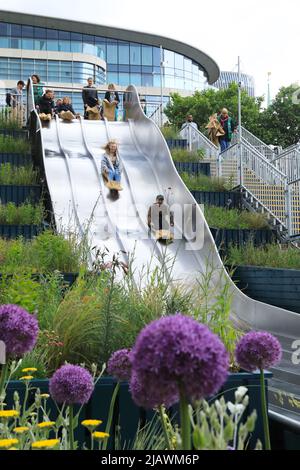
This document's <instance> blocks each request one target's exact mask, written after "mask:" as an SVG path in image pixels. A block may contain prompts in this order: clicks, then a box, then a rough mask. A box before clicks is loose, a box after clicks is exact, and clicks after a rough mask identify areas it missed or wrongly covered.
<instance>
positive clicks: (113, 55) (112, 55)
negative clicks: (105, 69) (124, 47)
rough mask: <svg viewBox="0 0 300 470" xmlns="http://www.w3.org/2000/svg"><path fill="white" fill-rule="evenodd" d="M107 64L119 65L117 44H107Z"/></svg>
mask: <svg viewBox="0 0 300 470" xmlns="http://www.w3.org/2000/svg"><path fill="white" fill-rule="evenodd" d="M106 59H107V63H108V64H118V46H117V44H107V57H106Z"/></svg>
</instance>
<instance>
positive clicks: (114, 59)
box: [0, 11, 219, 105]
mask: <svg viewBox="0 0 300 470" xmlns="http://www.w3.org/2000/svg"><path fill="white" fill-rule="evenodd" d="M0 18H1V22H0V83H1V84H2V85H1V88H2V89H4V88H6V89H9V88H11V87H12V86H15V83H16V81H17V80H19V79H23V80H24V81H26V80H27V78H28V76H29V75H31V74H32V73H37V74H38V75H39V76H40V77H41V80H42V81H43V82H45V83H47V84H49V86H55V85H59V84H63V85H66V86H70V87H71V86H73V87H81V86H82V85H85V84H86V80H87V78H88V77H90V76H92V77H93V78H94V80H95V83H96V85H97V86H98V87H99V88H100V89H103V92H104V90H105V89H106V84H107V83H115V84H116V85H117V86H118V88H119V89H120V91H122V90H123V89H125V88H126V87H127V86H128V85H129V84H133V85H136V86H137V87H138V90H139V92H140V93H141V94H142V95H143V96H144V97H145V98H146V100H147V101H148V102H150V101H153V102H160V100H161V95H163V97H164V101H167V100H168V97H169V95H170V92H172V91H179V92H180V93H181V94H186V95H188V94H192V93H193V92H194V91H195V90H201V89H203V88H204V87H205V86H206V84H207V83H209V84H212V83H213V82H215V81H216V80H217V78H218V77H219V69H218V66H217V64H216V63H215V62H214V61H213V59H211V58H210V57H209V56H207V55H206V54H205V53H204V52H202V51H200V50H198V49H196V48H194V47H192V46H189V45H187V44H185V43H182V42H179V41H176V40H173V39H170V38H166V37H163V36H157V35H152V34H147V33H141V32H136V31H129V30H125V29H120V28H114V27H108V26H103V25H97V24H88V23H80V22H77V21H70V20H64V19H58V18H49V17H42V16H36V15H31V14H24V13H17V12H5V11H2V12H0ZM75 100H76V101H78V105H79V96H77V97H76V96H75Z"/></svg>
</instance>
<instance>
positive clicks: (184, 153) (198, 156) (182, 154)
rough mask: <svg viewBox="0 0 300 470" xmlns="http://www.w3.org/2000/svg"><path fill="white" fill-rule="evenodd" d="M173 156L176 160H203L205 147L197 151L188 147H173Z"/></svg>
mask: <svg viewBox="0 0 300 470" xmlns="http://www.w3.org/2000/svg"><path fill="white" fill-rule="evenodd" d="M171 155H172V158H173V160H174V161H175V162H192V163H194V162H201V160H203V158H204V156H205V152H204V150H203V149H199V150H197V151H196V152H190V151H189V150H186V149H173V150H172V151H171Z"/></svg>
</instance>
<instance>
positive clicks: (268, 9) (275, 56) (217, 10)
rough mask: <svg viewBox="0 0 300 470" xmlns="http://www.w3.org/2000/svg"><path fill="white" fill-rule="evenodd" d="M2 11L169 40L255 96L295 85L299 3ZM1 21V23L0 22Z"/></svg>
mask: <svg viewBox="0 0 300 470" xmlns="http://www.w3.org/2000/svg"><path fill="white" fill-rule="evenodd" d="M0 9H1V10H10V11H15V10H16V11H21V12H22V11H23V12H25V10H26V12H28V13H34V14H41V15H46V16H53V17H61V18H66V19H73V20H78V21H87V22H92V23H99V24H107V25H112V26H117V27H122V28H125V29H126V28H127V29H134V30H137V31H144V32H151V33H156V34H161V35H163V36H169V37H172V38H174V39H178V40H180V41H183V42H186V43H189V44H191V45H193V46H196V47H198V48H199V49H201V50H203V51H204V52H206V53H207V54H208V55H210V56H211V57H212V58H213V59H214V60H215V61H216V62H217V64H218V65H219V67H220V69H221V70H230V71H231V70H237V67H236V64H237V57H238V56H240V57H241V69H242V72H245V73H248V74H250V75H253V76H254V78H255V83H256V94H257V95H266V93H267V74H268V72H271V95H272V97H274V95H275V94H276V93H277V91H278V89H279V88H280V87H281V86H288V85H290V84H291V83H296V82H298V83H300V61H299V45H300V28H299V17H300V2H299V0H285V1H282V0H273V1H271V0H247V1H245V0H243V1H241V0H229V1H225V0H211V1H208V0H207V1H203V0H188V1H186V2H185V1H184V0H86V1H85V2H84V1H82V2H79V1H78V0H63V1H62V0H51V1H50V2H47V1H46V0H44V1H43V2H38V1H36V0H26V1H25V2H24V0H22V1H21V0H10V1H9V2H7V1H6V0H0ZM1 19H3V18H1Z"/></svg>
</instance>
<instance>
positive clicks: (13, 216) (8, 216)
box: [0, 202, 44, 225]
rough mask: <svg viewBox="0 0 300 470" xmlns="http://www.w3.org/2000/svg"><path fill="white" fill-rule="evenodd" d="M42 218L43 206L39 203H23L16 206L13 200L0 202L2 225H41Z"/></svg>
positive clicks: (0, 222)
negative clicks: (4, 202) (6, 202)
mask: <svg viewBox="0 0 300 470" xmlns="http://www.w3.org/2000/svg"><path fill="white" fill-rule="evenodd" d="M43 219H44V207H43V204H42V203H40V204H38V205H32V204H30V203H24V204H21V205H20V206H16V205H15V204H14V203H13V202H9V203H8V204H0V224H3V225H41V223H42V222H43Z"/></svg>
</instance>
